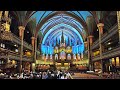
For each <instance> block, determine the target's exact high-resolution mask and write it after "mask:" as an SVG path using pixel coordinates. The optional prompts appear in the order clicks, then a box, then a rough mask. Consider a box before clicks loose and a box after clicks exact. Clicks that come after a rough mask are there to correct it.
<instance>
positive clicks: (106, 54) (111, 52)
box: [92, 45, 120, 61]
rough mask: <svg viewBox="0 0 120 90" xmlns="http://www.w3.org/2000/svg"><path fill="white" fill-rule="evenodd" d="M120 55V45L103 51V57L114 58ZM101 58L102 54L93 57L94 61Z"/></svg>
mask: <svg viewBox="0 0 120 90" xmlns="http://www.w3.org/2000/svg"><path fill="white" fill-rule="evenodd" d="M119 55H120V45H118V46H117V47H115V48H113V49H112V50H108V51H107V52H103V54H102V59H106V58H112V57H116V56H119ZM97 60H100V55H97V56H95V57H93V58H92V61H97Z"/></svg>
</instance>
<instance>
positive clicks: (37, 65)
mask: <svg viewBox="0 0 120 90" xmlns="http://www.w3.org/2000/svg"><path fill="white" fill-rule="evenodd" d="M111 65H112V66H111ZM110 66H111V68H113V67H114V68H115V70H113V69H114V68H113V69H112V71H113V72H119V70H120V11H0V72H5V73H7V72H9V73H10V72H14V73H22V72H23V71H26V72H30V71H33V72H37V71H47V70H56V69H57V70H67V71H72V72H85V73H90V72H91V73H94V74H99V72H101V73H110V72H111V69H110Z"/></svg>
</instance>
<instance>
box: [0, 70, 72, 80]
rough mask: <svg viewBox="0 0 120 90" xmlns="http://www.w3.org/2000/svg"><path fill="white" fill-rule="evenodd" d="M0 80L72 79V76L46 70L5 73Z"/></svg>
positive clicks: (64, 72) (60, 71) (61, 71)
mask: <svg viewBox="0 0 120 90" xmlns="http://www.w3.org/2000/svg"><path fill="white" fill-rule="evenodd" d="M0 79H72V74H71V73H70V72H68V71H64V70H54V71H53V70H51V71H50V70H47V71H43V72H32V71H31V72H30V73H26V72H22V73H21V74H19V73H11V74H10V75H8V74H6V73H1V74H0Z"/></svg>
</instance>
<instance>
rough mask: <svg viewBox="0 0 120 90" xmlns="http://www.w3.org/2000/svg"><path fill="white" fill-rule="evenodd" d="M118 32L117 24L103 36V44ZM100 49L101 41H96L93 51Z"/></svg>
mask: <svg viewBox="0 0 120 90" xmlns="http://www.w3.org/2000/svg"><path fill="white" fill-rule="evenodd" d="M117 31H118V26H117V24H115V25H114V26H112V27H111V28H110V30H109V31H108V32H106V33H104V34H103V36H102V43H103V42H105V41H106V40H108V39H109V38H110V37H112V36H113V35H114V34H116V33H117ZM97 47H99V40H96V41H95V42H94V43H93V45H92V49H95V48H97Z"/></svg>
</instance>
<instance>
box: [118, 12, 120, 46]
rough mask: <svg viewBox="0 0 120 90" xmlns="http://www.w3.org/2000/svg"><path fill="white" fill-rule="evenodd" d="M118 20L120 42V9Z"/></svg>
mask: <svg viewBox="0 0 120 90" xmlns="http://www.w3.org/2000/svg"><path fill="white" fill-rule="evenodd" d="M117 22H118V34H119V44H120V11H117Z"/></svg>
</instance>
